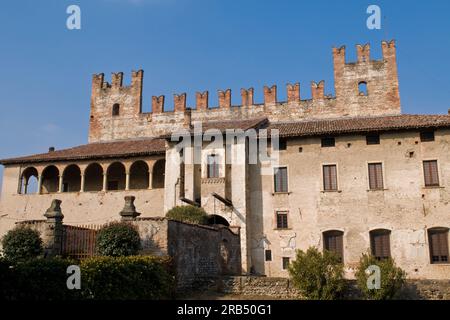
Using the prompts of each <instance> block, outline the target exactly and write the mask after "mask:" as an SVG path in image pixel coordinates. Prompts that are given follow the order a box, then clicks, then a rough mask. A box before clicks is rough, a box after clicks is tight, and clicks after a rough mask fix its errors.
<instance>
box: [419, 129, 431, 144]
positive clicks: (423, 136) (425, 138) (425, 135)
mask: <svg viewBox="0 0 450 320" xmlns="http://www.w3.org/2000/svg"><path fill="white" fill-rule="evenodd" d="M420 141H421V142H430V141H434V131H424V132H421V133H420Z"/></svg>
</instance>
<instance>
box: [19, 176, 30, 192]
mask: <svg viewBox="0 0 450 320" xmlns="http://www.w3.org/2000/svg"><path fill="white" fill-rule="evenodd" d="M24 179H25V183H24V185H23V186H24V187H23V194H27V193H28V179H27V178H24ZM20 188H22V186H20Z"/></svg>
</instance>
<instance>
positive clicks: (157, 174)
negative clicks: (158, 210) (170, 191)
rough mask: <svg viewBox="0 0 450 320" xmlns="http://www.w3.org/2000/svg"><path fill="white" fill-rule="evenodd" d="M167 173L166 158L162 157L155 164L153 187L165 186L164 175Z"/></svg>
mask: <svg viewBox="0 0 450 320" xmlns="http://www.w3.org/2000/svg"><path fill="white" fill-rule="evenodd" d="M165 174H166V160H164V159H161V160H158V161H156V163H155V164H154V165H153V172H152V188H153V189H159V188H164V176H165Z"/></svg>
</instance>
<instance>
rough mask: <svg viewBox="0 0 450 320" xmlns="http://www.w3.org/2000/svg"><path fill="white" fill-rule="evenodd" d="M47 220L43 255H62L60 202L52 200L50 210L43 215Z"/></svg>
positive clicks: (62, 229) (62, 216)
mask: <svg viewBox="0 0 450 320" xmlns="http://www.w3.org/2000/svg"><path fill="white" fill-rule="evenodd" d="M44 217H46V218H47V228H46V231H45V234H44V242H45V243H44V244H45V253H46V256H47V257H54V256H57V255H61V254H62V241H63V232H64V227H63V219H64V215H63V214H62V212H61V200H57V199H54V200H53V201H52V204H51V205H50V208H48V209H47V211H46V212H45V214H44Z"/></svg>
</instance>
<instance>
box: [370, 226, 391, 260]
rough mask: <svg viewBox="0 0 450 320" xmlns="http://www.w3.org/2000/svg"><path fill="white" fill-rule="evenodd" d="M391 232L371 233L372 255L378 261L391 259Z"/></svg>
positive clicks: (377, 231)
mask: <svg viewBox="0 0 450 320" xmlns="http://www.w3.org/2000/svg"><path fill="white" fill-rule="evenodd" d="M390 237H391V231H389V230H374V231H371V232H370V247H371V251H372V255H373V256H374V257H375V258H376V259H377V260H385V259H388V258H390V257H391V241H390Z"/></svg>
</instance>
